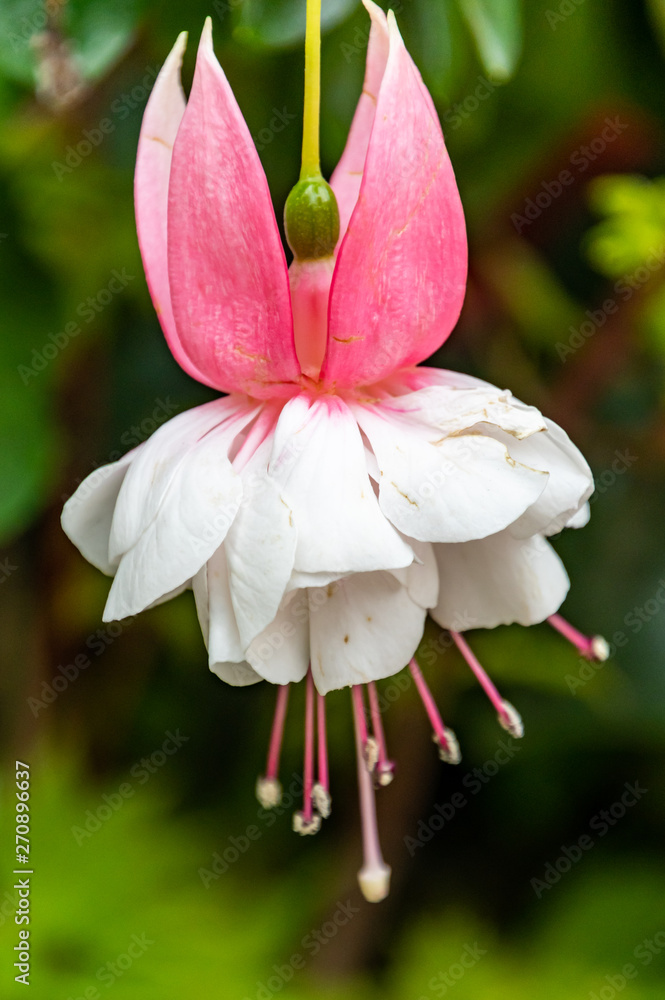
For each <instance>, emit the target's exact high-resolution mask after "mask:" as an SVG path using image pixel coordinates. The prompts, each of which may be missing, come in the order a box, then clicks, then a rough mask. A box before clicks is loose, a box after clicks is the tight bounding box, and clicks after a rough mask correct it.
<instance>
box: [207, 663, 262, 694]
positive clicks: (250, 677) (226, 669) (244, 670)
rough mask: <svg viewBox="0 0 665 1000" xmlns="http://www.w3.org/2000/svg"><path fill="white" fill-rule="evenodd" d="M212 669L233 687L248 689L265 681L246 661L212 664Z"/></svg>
mask: <svg viewBox="0 0 665 1000" xmlns="http://www.w3.org/2000/svg"><path fill="white" fill-rule="evenodd" d="M210 669H211V671H212V672H213V674H217V676H218V677H219V679H220V680H222V681H226V683H227V684H231V685H232V686H233V687H248V686H249V685H250V684H258V683H259V681H262V680H263V677H259V675H258V674H257V673H256V671H255V670H252V668H251V667H250V665H249V663H245V662H244V660H243V661H242V662H240V663H211V664H210Z"/></svg>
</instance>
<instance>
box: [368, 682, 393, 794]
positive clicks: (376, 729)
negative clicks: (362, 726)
mask: <svg viewBox="0 0 665 1000" xmlns="http://www.w3.org/2000/svg"><path fill="white" fill-rule="evenodd" d="M367 693H368V695H369V710H370V715H371V718H372V735H373V736H374V739H375V740H376V742H377V745H378V754H379V758H378V760H377V762H376V785H377V787H380V786H385V785H389V784H390V782H391V781H392V780H393V777H394V773H395V765H394V763H393V762H392V761H391V760H389V759H388V750H387V748H386V736H385V733H384V730H383V720H382V718H381V709H380V708H379V694H378V691H377V690H376V684H375V683H374V681H370V682H369V684H368V685H367Z"/></svg>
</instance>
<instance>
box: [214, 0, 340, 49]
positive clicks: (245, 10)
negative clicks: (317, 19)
mask: <svg viewBox="0 0 665 1000" xmlns="http://www.w3.org/2000/svg"><path fill="white" fill-rule="evenodd" d="M227 5H228V6H229V7H232V6H236V5H237V0H236V3H235V4H234V3H233V0H230V2H229V3H228V4H227ZM221 6H222V7H224V6H226V5H225V4H224V3H222V5H221ZM357 6H358V0H326V2H325V3H324V4H323V5H322V11H321V29H322V31H324V32H325V31H329V30H330V29H331V28H334V27H336V26H337V25H338V24H341V22H342V21H344V20H346V18H347V17H349V15H350V14H351V13H353V11H354V10H355V9H356V7H357ZM305 11H306V0H244V3H243V4H242V6H241V9H240V16H239V21H238V24H237V26H236V28H235V30H234V32H233V36H234V38H235V39H236V40H237V41H240V42H245V43H247V44H249V45H257V46H262V47H264V48H274V49H281V48H288V47H290V46H293V45H299V44H300V43H301V42H302V40H303V39H304V37H305Z"/></svg>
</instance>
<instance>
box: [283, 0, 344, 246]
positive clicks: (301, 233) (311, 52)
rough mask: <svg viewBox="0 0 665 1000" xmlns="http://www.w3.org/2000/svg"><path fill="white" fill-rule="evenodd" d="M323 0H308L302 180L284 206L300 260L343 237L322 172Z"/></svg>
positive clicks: (291, 242)
mask: <svg viewBox="0 0 665 1000" xmlns="http://www.w3.org/2000/svg"><path fill="white" fill-rule="evenodd" d="M320 106H321V0H307V25H306V29H305V111H304V115H303V134H302V166H301V168H300V180H299V181H298V183H297V184H296V186H295V187H294V188H293V190H292V191H291V193H290V194H289V197H288V198H287V200H286V205H285V207H284V225H285V229H286V238H287V240H288V243H289V246H290V247H291V249H292V251H293V255H294V257H295V258H296V260H300V261H305V260H321V259H322V258H326V257H330V256H331V255H332V253H333V251H334V249H335V245H336V243H337V239H338V237H339V211H338V208H337V201H336V199H335V195H334V194H333V191H332V188H331V187H330V185H329V184H327V183H326V181H324V179H323V177H322V176H321V164H320V159H319V113H320Z"/></svg>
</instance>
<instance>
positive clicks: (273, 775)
mask: <svg viewBox="0 0 665 1000" xmlns="http://www.w3.org/2000/svg"><path fill="white" fill-rule="evenodd" d="M288 702H289V685H288V684H281V685H279V686H278V688H277V700H276V703H275V714H274V716H273V720H272V730H271V733H270V744H269V747H268V761H267V764H266V773H265V775H262V776H261V777H259V778H258V779H257V781H256V797H257V799H258V800H259V802H260V803H261V805H262V806H263V808H264V809H274V808H275V806H278V805H279V803H280V802H281V800H282V786H281V784H280V781H279V778H278V774H279V758H280V753H281V749H282V739H283V736H284V720H285V719H286V709H287V705H288Z"/></svg>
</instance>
